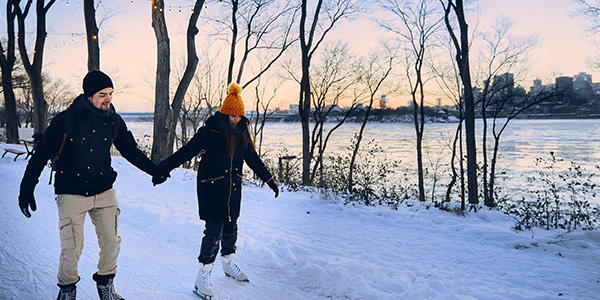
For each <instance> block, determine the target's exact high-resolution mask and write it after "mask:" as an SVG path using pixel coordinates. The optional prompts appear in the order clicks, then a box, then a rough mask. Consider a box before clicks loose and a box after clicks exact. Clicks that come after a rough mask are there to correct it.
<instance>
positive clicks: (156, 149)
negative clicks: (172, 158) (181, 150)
mask: <svg viewBox="0 0 600 300" xmlns="http://www.w3.org/2000/svg"><path fill="white" fill-rule="evenodd" d="M152 5H153V6H152V28H154V34H155V36H156V43H157V65H156V84H155V100H154V101H155V103H154V134H153V139H154V140H153V143H152V154H151V157H152V160H153V161H161V160H163V159H165V158H166V157H168V156H169V155H171V154H172V153H173V144H174V139H175V130H176V128H177V121H178V119H179V113H180V112H181V105H182V102H183V99H184V97H185V94H186V92H187V89H188V87H189V85H190V83H191V81H192V78H193V76H194V73H195V72H196V68H197V66H198V56H197V55H196V45H195V37H196V35H197V34H198V28H197V27H196V24H197V22H198V17H199V15H200V12H201V10H202V7H203V6H204V0H196V1H195V4H194V8H193V10H192V14H191V15H190V19H189V22H188V27H187V32H186V44H187V59H188V61H187V66H186V69H185V71H184V73H183V77H182V78H181V80H180V81H179V85H178V86H177V90H176V91H175V95H174V97H173V101H172V103H170V101H169V97H170V94H169V77H170V72H171V62H170V60H171V55H170V51H171V49H170V40H169V33H168V30H167V24H166V20H165V15H164V6H165V5H164V0H153V1H152Z"/></svg>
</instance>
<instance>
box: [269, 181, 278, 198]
mask: <svg viewBox="0 0 600 300" xmlns="http://www.w3.org/2000/svg"><path fill="white" fill-rule="evenodd" d="M267 184H268V185H269V187H270V188H271V189H272V190H273V192H274V193H275V198H277V196H279V188H278V187H277V184H275V181H274V180H270V181H269V182H267Z"/></svg>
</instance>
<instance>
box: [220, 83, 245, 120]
mask: <svg viewBox="0 0 600 300" xmlns="http://www.w3.org/2000/svg"><path fill="white" fill-rule="evenodd" d="M241 91H242V88H241V87H240V86H239V85H237V84H235V83H232V84H231V85H230V86H229V94H228V95H227V97H225V100H223V104H222V105H221V110H219V111H220V112H221V113H222V114H224V115H230V116H245V115H246V110H245V109H244V102H243V101H242V97H240V92H241Z"/></svg>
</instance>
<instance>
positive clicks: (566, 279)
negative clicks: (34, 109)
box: [0, 143, 600, 300]
mask: <svg viewBox="0 0 600 300" xmlns="http://www.w3.org/2000/svg"><path fill="white" fill-rule="evenodd" d="M5 146H6V145H5V144H2V143H0V150H2V149H3V148H4V147H5ZM10 147H13V148H14V147H18V146H13V145H10ZM26 163H27V161H25V160H24V159H23V158H22V157H20V158H19V159H17V161H16V162H14V161H13V155H11V154H7V155H6V157H4V158H2V159H0V185H1V186H2V188H1V189H2V193H1V194H0V299H27V300H29V299H54V298H55V297H56V294H57V291H58V288H57V286H56V270H57V264H58V256H59V240H58V227H57V213H56V206H55V204H54V201H53V199H54V195H53V189H52V187H51V186H49V185H48V184H47V182H48V178H49V169H48V168H46V169H45V171H44V172H43V173H42V176H41V177H40V183H39V184H38V186H37V189H36V192H35V196H36V200H37V205H38V210H37V211H36V212H34V213H33V216H32V218H31V219H27V218H25V217H24V216H23V215H22V214H21V213H20V212H19V208H18V205H17V196H18V192H19V183H20V181H21V178H22V175H23V172H24V169H25V166H26ZM113 165H114V168H115V169H116V170H117V171H118V172H119V176H118V178H117V182H116V185H115V189H116V190H117V196H118V199H119V202H120V208H121V216H120V224H119V230H120V235H121V237H122V248H121V255H120V257H119V267H118V273H117V277H116V278H115V287H116V289H117V292H118V293H119V294H121V295H122V296H124V297H125V298H126V299H127V300H134V299H143V300H148V299H150V300H153V299H197V297H196V296H195V295H194V294H193V293H192V287H193V282H194V279H195V277H196V273H197V271H198V261H197V258H196V257H197V255H198V252H199V247H200V241H201V238H202V231H203V229H204V228H203V227H204V223H203V222H202V221H200V220H199V219H198V217H197V204H196V188H195V178H196V177H195V173H194V172H192V171H189V170H184V169H177V170H175V171H174V172H172V173H171V178H170V179H169V180H168V181H167V182H166V183H164V184H162V185H159V186H156V187H153V186H152V183H151V181H150V176H148V175H146V174H144V173H143V172H142V171H140V170H138V169H136V168H135V167H133V166H132V165H130V164H129V163H127V161H125V160H124V159H123V158H121V157H114V160H113ZM86 222H87V223H86V228H85V237H86V240H85V246H84V250H83V254H82V256H81V260H80V263H79V272H80V276H81V281H80V282H79V283H78V285H77V289H78V296H79V297H78V299H97V294H96V290H95V283H94V281H93V280H92V279H91V275H92V274H93V273H94V272H95V271H96V269H95V268H96V261H97V254H98V246H97V243H96V237H95V232H94V228H93V226H92V224H91V222H90V221H89V218H88V219H87V220H86ZM512 224H513V222H512V221H511V219H510V218H509V217H507V216H505V215H503V214H502V213H499V212H495V211H487V210H482V211H480V212H479V213H472V214H469V215H468V216H466V217H459V216H456V215H453V214H451V213H448V212H443V211H440V210H438V209H426V207H425V206H421V205H420V204H419V203H416V204H415V205H414V206H412V207H407V206H402V207H401V208H400V209H399V210H398V211H394V210H391V209H389V208H387V207H363V206H344V205H342V204H341V203H339V202H336V201H334V200H330V199H327V197H323V196H322V195H319V194H310V193H305V192H288V191H283V192H282V193H281V195H280V196H279V198H277V199H275V198H273V194H272V192H271V190H269V189H268V188H267V187H255V186H246V187H244V194H243V198H242V215H241V217H240V220H239V230H240V231H239V240H238V251H237V258H236V260H237V262H238V264H239V265H240V266H241V268H242V269H243V270H244V271H245V272H246V273H247V274H248V276H249V278H250V282H248V283H245V282H237V281H235V280H233V279H230V278H227V277H225V275H224V274H223V272H222V269H221V265H220V263H219V261H217V264H215V270H214V271H213V283H214V288H215V293H216V297H215V299H235V300H239V299H600V232H599V231H576V232H572V233H568V234H564V231H544V230H541V229H538V230H535V231H533V232H531V231H529V232H515V231H513V230H511V225H512Z"/></svg>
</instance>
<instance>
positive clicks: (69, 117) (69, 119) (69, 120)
mask: <svg viewBox="0 0 600 300" xmlns="http://www.w3.org/2000/svg"><path fill="white" fill-rule="evenodd" d="M75 118H76V116H75V115H74V112H73V111H72V110H67V113H66V117H65V127H64V130H63V131H64V132H63V138H62V142H61V143H60V148H58V152H56V155H55V156H54V158H52V161H51V162H50V180H49V181H48V184H49V185H51V184H52V172H54V164H55V163H56V160H57V159H58V157H59V156H60V154H61V153H62V150H63V148H64V147H65V142H66V141H67V136H68V135H69V134H70V133H71V131H72V130H73V127H75Z"/></svg>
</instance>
